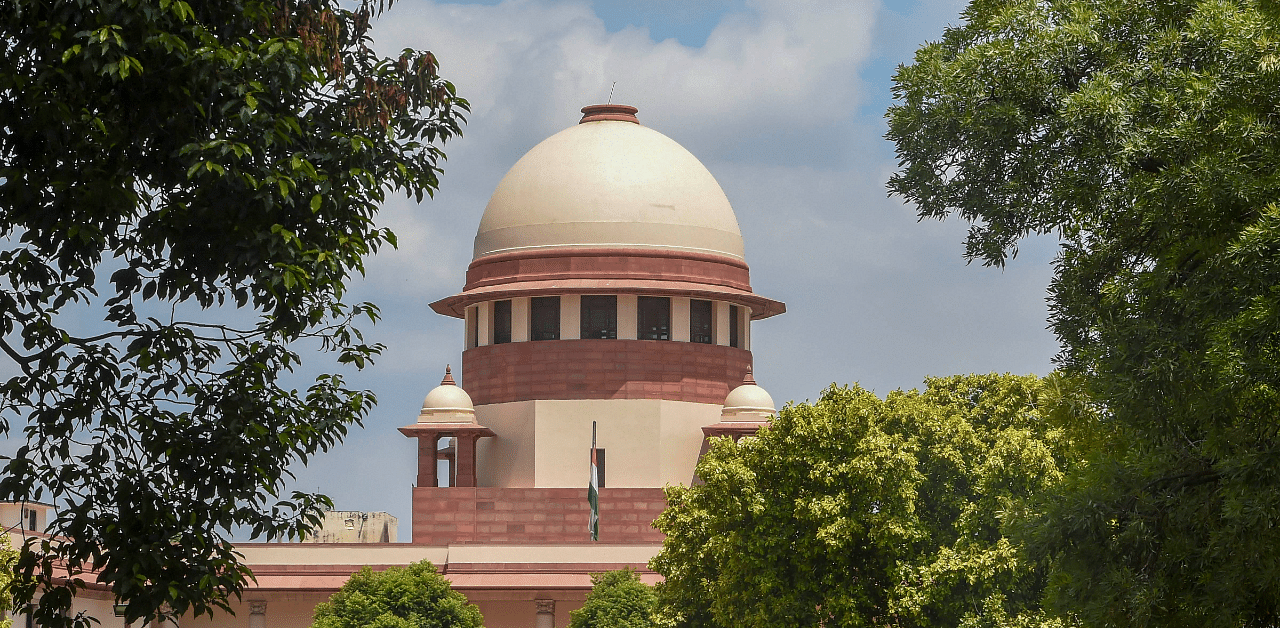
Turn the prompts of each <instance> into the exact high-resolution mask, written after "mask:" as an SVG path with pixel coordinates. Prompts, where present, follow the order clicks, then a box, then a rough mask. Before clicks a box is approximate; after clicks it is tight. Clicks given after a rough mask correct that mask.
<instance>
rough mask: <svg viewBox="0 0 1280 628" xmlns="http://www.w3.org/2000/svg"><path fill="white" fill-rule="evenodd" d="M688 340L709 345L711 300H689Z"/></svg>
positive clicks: (711, 341) (710, 338)
mask: <svg viewBox="0 0 1280 628" xmlns="http://www.w3.org/2000/svg"><path fill="white" fill-rule="evenodd" d="M689 342H701V343H702V344H704V345H709V344H711V343H713V342H715V339H714V338H712V337H711V302H710V301H699V300H697V299H694V300H692V301H690V302H689Z"/></svg>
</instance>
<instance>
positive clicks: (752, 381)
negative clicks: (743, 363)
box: [742, 365, 756, 386]
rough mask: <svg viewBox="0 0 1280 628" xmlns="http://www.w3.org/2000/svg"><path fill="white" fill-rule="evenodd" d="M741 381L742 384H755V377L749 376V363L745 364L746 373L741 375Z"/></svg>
mask: <svg viewBox="0 0 1280 628" xmlns="http://www.w3.org/2000/svg"><path fill="white" fill-rule="evenodd" d="M742 383H743V384H744V385H746V384H750V385H752V386H755V385H756V378H755V377H752V376H751V365H747V374H746V375H743V376H742Z"/></svg>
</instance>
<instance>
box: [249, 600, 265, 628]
mask: <svg viewBox="0 0 1280 628" xmlns="http://www.w3.org/2000/svg"><path fill="white" fill-rule="evenodd" d="M249 628H267V601H266V600H249Z"/></svg>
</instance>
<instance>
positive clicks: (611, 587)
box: [569, 568, 658, 628]
mask: <svg viewBox="0 0 1280 628" xmlns="http://www.w3.org/2000/svg"><path fill="white" fill-rule="evenodd" d="M657 604H658V598H657V596H655V595H654V593H653V589H652V588H650V587H649V585H647V584H645V583H643V582H640V576H639V575H637V574H636V572H635V570H634V569H631V568H627V569H619V570H616V571H608V572H605V573H597V574H591V592H590V593H588V594H587V601H586V602H584V603H583V604H582V608H579V609H577V610H573V611H569V628H652V627H653V626H655V625H656V623H655V614H656V611H657Z"/></svg>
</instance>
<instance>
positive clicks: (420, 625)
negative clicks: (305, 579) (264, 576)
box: [311, 560, 484, 628]
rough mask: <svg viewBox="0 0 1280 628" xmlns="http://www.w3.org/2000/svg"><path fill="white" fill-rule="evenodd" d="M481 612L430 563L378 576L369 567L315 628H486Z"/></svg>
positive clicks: (321, 613) (322, 611) (320, 613)
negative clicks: (484, 627) (452, 587)
mask: <svg viewBox="0 0 1280 628" xmlns="http://www.w3.org/2000/svg"><path fill="white" fill-rule="evenodd" d="M483 624H484V618H483V617H481V616H480V609H479V608H476V606H475V605H474V604H469V603H467V598H466V596H465V595H463V594H461V593H458V592H457V591H454V590H452V589H450V588H449V581H448V580H446V579H445V578H444V576H442V575H440V574H438V573H436V568H435V565H432V564H431V563H430V562H428V561H425V560H424V561H422V562H418V563H413V564H411V565H409V566H407V567H390V568H388V569H387V570H386V571H380V572H376V573H375V572H374V571H373V570H372V569H370V568H368V567H365V568H363V569H361V570H360V571H358V572H356V573H355V574H352V576H351V579H350V580H347V583H346V584H344V585H342V588H341V589H339V590H338V592H337V593H334V594H333V597H331V598H329V601H328V602H324V603H321V604H320V605H318V606H316V612H315V621H314V622H313V623H312V624H311V628H481V626H482V625H483Z"/></svg>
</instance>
